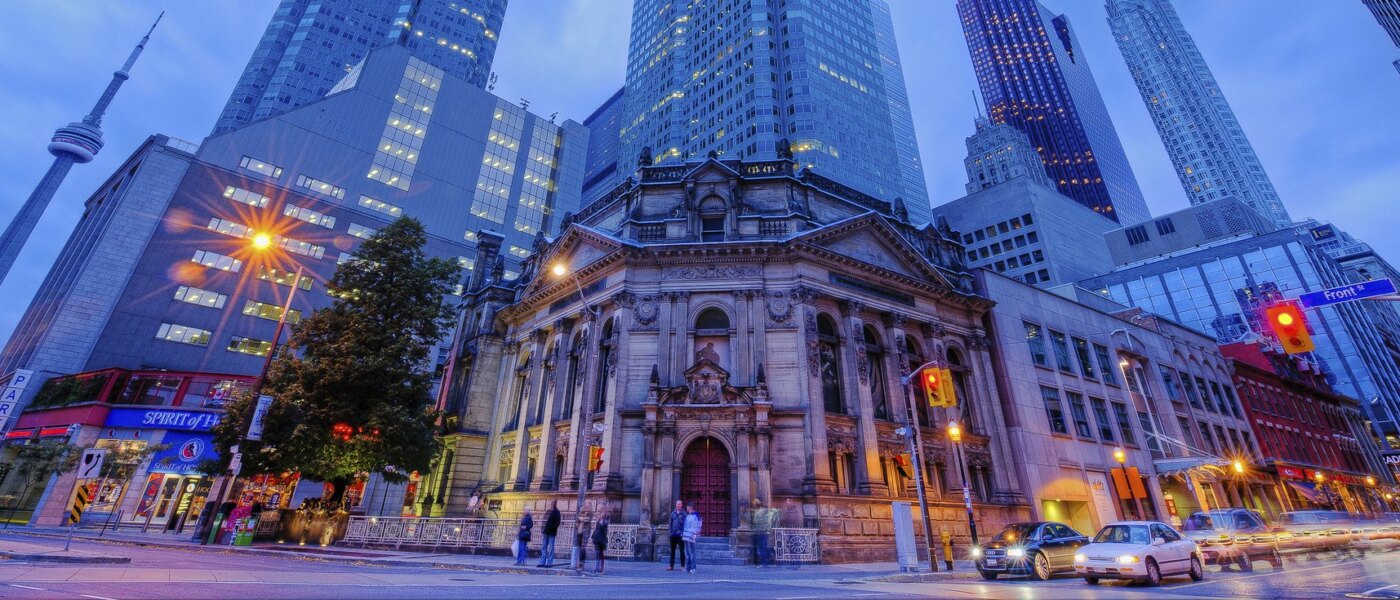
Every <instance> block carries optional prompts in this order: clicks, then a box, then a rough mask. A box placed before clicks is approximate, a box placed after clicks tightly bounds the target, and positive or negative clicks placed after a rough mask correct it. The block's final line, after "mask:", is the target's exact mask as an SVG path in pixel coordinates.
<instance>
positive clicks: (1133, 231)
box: [1123, 225, 1152, 246]
mask: <svg viewBox="0 0 1400 600" xmlns="http://www.w3.org/2000/svg"><path fill="white" fill-rule="evenodd" d="M1123 233H1124V235H1127V236H1128V245H1129V246H1136V245H1138V244H1144V243H1147V241H1148V240H1150V239H1152V238H1149V237H1147V228H1146V227H1143V226H1142V225H1136V226H1133V227H1129V228H1127V229H1124V230H1123Z"/></svg>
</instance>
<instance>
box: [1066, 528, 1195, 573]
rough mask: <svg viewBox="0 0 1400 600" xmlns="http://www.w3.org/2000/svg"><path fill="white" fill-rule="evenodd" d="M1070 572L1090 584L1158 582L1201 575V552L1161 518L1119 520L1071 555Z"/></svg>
mask: <svg viewBox="0 0 1400 600" xmlns="http://www.w3.org/2000/svg"><path fill="white" fill-rule="evenodd" d="M1074 572H1075V573H1078V574H1079V575H1080V576H1082V577H1083V578H1084V581H1086V582H1088V583H1089V584H1090V585H1095V584H1098V582H1099V580H1100V579H1131V580H1134V581H1142V582H1145V583H1147V584H1148V585H1159V584H1161V583H1162V578H1163V577H1168V576H1172V575H1186V576H1189V577H1190V578H1191V580H1192V581H1200V580H1201V578H1202V577H1205V567H1204V562H1203V561H1202V560H1201V551H1200V550H1199V549H1197V548H1196V542H1193V541H1191V540H1189V539H1187V538H1186V536H1183V535H1181V532H1179V531H1177V530H1175V529H1172V526H1171V525H1167V524H1166V523H1163V522H1161V521H1123V522H1120V523H1113V524H1111V525H1105V526H1104V528H1103V529H1100V530H1099V533H1098V535H1096V536H1094V541H1092V542H1090V543H1089V545H1087V546H1083V547H1081V548H1080V549H1079V552H1078V553H1076V554H1075V555H1074Z"/></svg>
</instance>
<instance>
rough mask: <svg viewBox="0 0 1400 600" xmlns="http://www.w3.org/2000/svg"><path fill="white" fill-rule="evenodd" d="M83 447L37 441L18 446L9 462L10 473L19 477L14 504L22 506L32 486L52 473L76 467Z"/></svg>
mask: <svg viewBox="0 0 1400 600" xmlns="http://www.w3.org/2000/svg"><path fill="white" fill-rule="evenodd" d="M82 454H83V448H82V447H80V446H77V445H74V444H55V443H38V444H25V445H23V446H20V447H19V448H18V451H17V453H16V454H15V459H14V461H13V462H11V463H10V473H11V474H12V475H13V476H18V477H19V480H18V482H19V484H20V486H21V488H20V489H21V491H20V494H19V497H18V498H17V499H16V501H15V506H24V505H25V502H26V500H27V499H28V498H29V493H30V492H31V491H32V490H33V489H34V486H36V485H38V484H40V483H43V482H46V481H48V480H49V477H51V476H53V475H62V474H64V473H68V472H70V471H72V470H73V469H75V468H77V467H78V458H79V457H80V456H82Z"/></svg>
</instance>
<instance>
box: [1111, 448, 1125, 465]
mask: <svg viewBox="0 0 1400 600" xmlns="http://www.w3.org/2000/svg"><path fill="white" fill-rule="evenodd" d="M1113 460H1115V461H1117V462H1118V464H1119V465H1123V464H1126V463H1127V462H1128V453H1127V452H1124V451H1123V447H1122V446H1115V447H1114V448H1113Z"/></svg>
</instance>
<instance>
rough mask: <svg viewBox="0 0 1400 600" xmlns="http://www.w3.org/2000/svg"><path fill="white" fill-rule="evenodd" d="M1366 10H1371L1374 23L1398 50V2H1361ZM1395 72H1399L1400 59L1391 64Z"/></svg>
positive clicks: (1376, 0)
mask: <svg viewBox="0 0 1400 600" xmlns="http://www.w3.org/2000/svg"><path fill="white" fill-rule="evenodd" d="M1361 2H1362V3H1363V4H1365V5H1366V8H1369V9H1371V14H1373V15H1376V21H1378V22H1380V24H1381V27H1382V28H1384V29H1385V32H1386V33H1387V34H1389V35H1390V41H1392V42H1395V46H1396V47H1397V48H1400V0H1361ZM1392 64H1394V65H1395V70H1396V71H1400V58H1397V59H1395V62H1394V63H1392Z"/></svg>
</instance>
